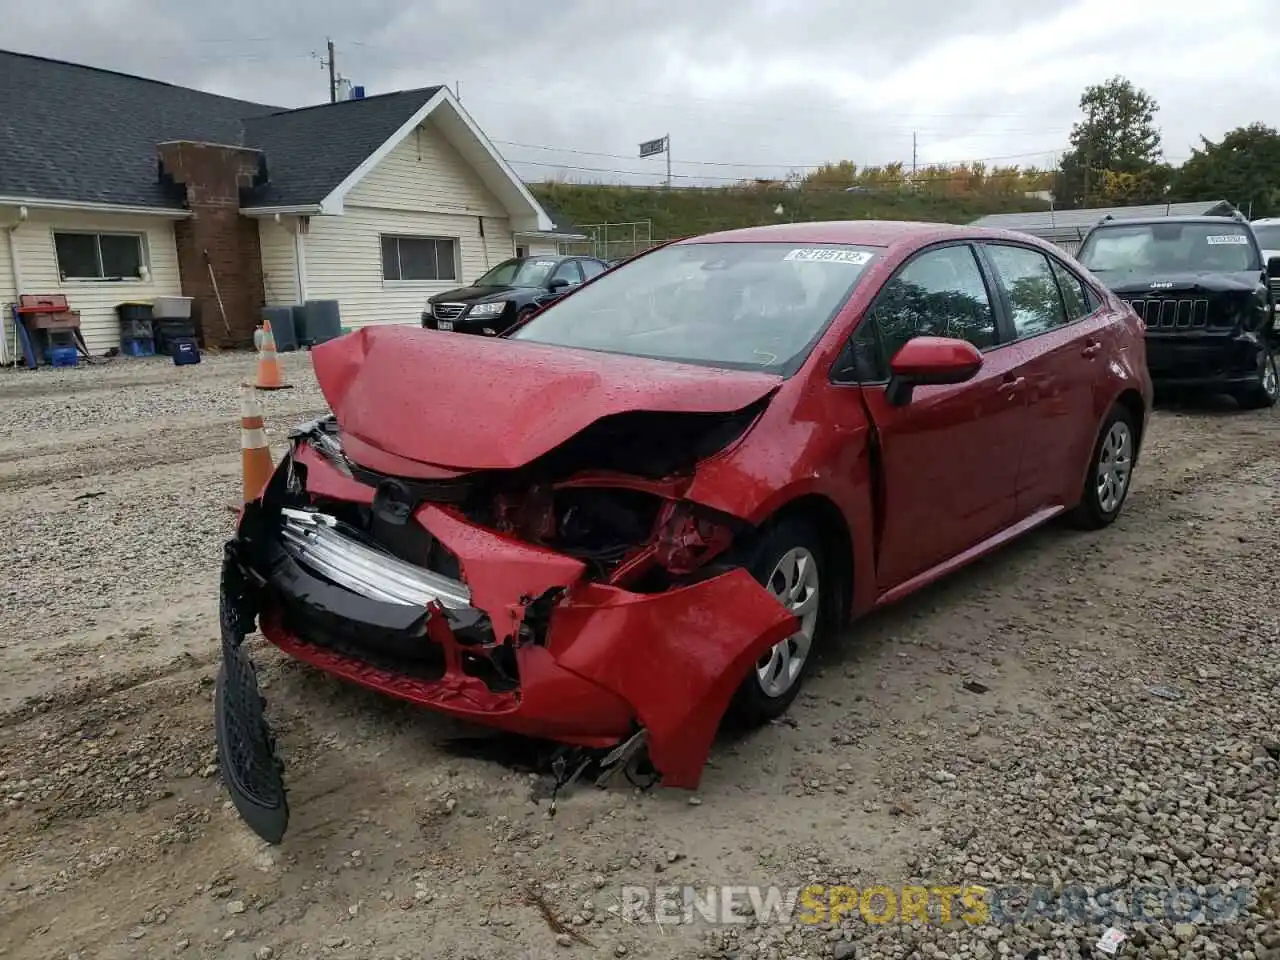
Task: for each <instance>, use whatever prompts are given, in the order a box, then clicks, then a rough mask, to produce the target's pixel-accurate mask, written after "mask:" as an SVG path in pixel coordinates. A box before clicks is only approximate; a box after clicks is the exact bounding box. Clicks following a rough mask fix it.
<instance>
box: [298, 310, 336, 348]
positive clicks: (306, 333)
mask: <svg viewBox="0 0 1280 960" xmlns="http://www.w3.org/2000/svg"><path fill="white" fill-rule="evenodd" d="M302 318H303V328H302V329H301V330H299V331H298V339H299V340H301V341H302V342H303V343H305V344H307V345H308V346H315V345H316V344H318V343H324V342H325V341H326V340H332V339H333V338H334V337H338V336H341V335H342V317H341V315H340V314H339V312H338V301H337V300H308V301H307V302H306V303H305V304H304V305H303V308H302Z"/></svg>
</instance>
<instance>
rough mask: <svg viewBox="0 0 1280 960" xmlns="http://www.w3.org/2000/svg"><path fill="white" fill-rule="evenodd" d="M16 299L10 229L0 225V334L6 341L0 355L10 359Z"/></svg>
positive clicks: (0, 349)
mask: <svg viewBox="0 0 1280 960" xmlns="http://www.w3.org/2000/svg"><path fill="white" fill-rule="evenodd" d="M11 222H12V221H11ZM16 299H17V291H15V290H14V289H13V261H12V260H11V259H10V258H9V231H8V230H6V229H4V227H3V226H0V311H3V315H2V316H0V336H3V342H4V346H3V347H2V348H0V357H4V358H6V359H8V360H12V359H13V358H12V357H10V356H9V352H10V351H11V350H12V349H13V328H12V326H11V323H10V321H11V320H12V318H13V311H12V310H11V309H10V304H12V303H13V301H14V300H16Z"/></svg>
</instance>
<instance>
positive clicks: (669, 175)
mask: <svg viewBox="0 0 1280 960" xmlns="http://www.w3.org/2000/svg"><path fill="white" fill-rule="evenodd" d="M663 139H664V140H665V141H666V148H667V189H668V190H670V189H671V134H669V133H668V134H667V135H666V136H665V137H663Z"/></svg>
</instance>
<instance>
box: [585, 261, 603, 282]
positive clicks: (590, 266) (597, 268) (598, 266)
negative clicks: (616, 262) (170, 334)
mask: <svg viewBox="0 0 1280 960" xmlns="http://www.w3.org/2000/svg"><path fill="white" fill-rule="evenodd" d="M579 263H581V264H582V274H583V276H585V277H586V278H587V279H588V280H590V279H591V278H592V277H598V276H600V274H602V273H604V271H605V265H604V264H603V263H601V262H600V261H599V260H580V261H579Z"/></svg>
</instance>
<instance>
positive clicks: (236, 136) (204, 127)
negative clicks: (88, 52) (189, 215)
mask: <svg viewBox="0 0 1280 960" xmlns="http://www.w3.org/2000/svg"><path fill="white" fill-rule="evenodd" d="M0 90H3V91H4V96H3V101H4V103H3V106H0V197H4V196H7V197H22V198H30V199H40V200H72V201H81V202H89V203H113V204H124V205H130V206H139V207H181V206H182V204H181V202H180V200H179V199H178V198H175V197H173V196H172V195H170V194H169V193H167V192H166V190H165V188H163V187H162V186H161V184H160V178H159V175H158V161H157V159H156V144H157V143H161V142H163V141H165V140H204V141H209V142H212V143H233V144H238V143H240V142H241V132H242V128H241V120H242V119H243V118H245V117H251V116H256V115H260V114H265V113H271V112H273V111H276V110H279V109H280V108H279V107H268V106H263V105H262V104H258V103H248V102H247V101H244V100H232V99H230V98H229V97H219V96H215V95H214V94H211V93H202V92H201V91H199V90H188V89H186V88H185V87H175V86H173V85H172V84H168V83H161V82H159V81H157V80H145V79H143V78H141V77H132V76H129V75H128V74H123V73H113V72H112V71H110V70H99V69H96V68H94V67H84V66H80V65H78V64H73V63H63V62H61V61H58V60H46V59H44V58H43V57H33V56H27V55H25V54H20V53H10V52H8V51H0Z"/></svg>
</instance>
